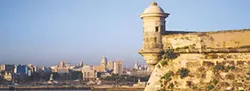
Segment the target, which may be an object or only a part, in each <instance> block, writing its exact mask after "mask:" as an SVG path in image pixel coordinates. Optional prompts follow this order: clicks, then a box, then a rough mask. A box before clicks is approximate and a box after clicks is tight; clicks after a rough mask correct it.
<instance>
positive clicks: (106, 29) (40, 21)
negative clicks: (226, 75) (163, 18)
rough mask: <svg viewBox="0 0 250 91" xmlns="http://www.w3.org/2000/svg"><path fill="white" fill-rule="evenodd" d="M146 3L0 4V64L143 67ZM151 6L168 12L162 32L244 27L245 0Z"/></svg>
mask: <svg viewBox="0 0 250 91" xmlns="http://www.w3.org/2000/svg"><path fill="white" fill-rule="evenodd" d="M152 1H153V0H0V64H34V65H38V66H42V65H45V66H51V65H56V64H59V62H60V61H61V60H65V61H66V62H69V63H71V64H77V63H80V61H83V62H84V63H86V64H91V65H99V64H100V62H101V58H102V56H106V57H107V58H108V60H113V61H114V60H123V62H124V64H125V66H126V67H132V66H133V64H134V63H135V61H137V60H138V61H139V63H140V64H145V62H144V60H143V57H142V56H141V55H139V54H138V50H139V49H140V48H141V47H142V41H143V40H142V39H143V36H142V35H143V32H142V21H141V19H140V17H139V14H141V13H142V12H143V11H144V9H146V8H147V7H148V6H149V5H150V4H151V3H152ZM155 1H156V2H157V3H158V5H159V6H161V7H162V8H163V9H164V11H165V12H168V13H170V15H169V17H168V18H167V22H166V27H167V28H166V29H167V30H187V31H216V30H229V29H249V28H250V23H249V21H250V17H249V16H250V5H249V4H250V1H249V0H155Z"/></svg>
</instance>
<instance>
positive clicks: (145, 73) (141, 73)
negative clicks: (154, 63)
mask: <svg viewBox="0 0 250 91" xmlns="http://www.w3.org/2000/svg"><path fill="white" fill-rule="evenodd" d="M127 74H128V75H130V76H136V77H145V76H149V75H150V74H151V72H148V71H147V70H131V71H127Z"/></svg>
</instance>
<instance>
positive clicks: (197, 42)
mask: <svg viewBox="0 0 250 91" xmlns="http://www.w3.org/2000/svg"><path fill="white" fill-rule="evenodd" d="M162 42H163V48H164V49H168V48H173V49H177V48H187V47H190V48H201V38H200V37H199V36H198V35H197V34H196V33H190V34H171V35H164V36H163V37H162Z"/></svg>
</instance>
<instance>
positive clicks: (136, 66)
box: [134, 61, 139, 70]
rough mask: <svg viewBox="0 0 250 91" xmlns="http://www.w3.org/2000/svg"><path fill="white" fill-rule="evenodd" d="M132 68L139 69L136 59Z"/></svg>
mask: <svg viewBox="0 0 250 91" xmlns="http://www.w3.org/2000/svg"><path fill="white" fill-rule="evenodd" d="M134 69H136V70H138V69H139V64H138V61H136V62H135V65H134Z"/></svg>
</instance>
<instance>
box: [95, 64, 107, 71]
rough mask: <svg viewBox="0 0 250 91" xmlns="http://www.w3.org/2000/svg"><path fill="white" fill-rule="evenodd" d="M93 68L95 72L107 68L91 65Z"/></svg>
mask: <svg viewBox="0 0 250 91" xmlns="http://www.w3.org/2000/svg"><path fill="white" fill-rule="evenodd" d="M93 69H94V70H95V71H96V72H106V71H107V69H106V67H105V66H101V65H100V66H93Z"/></svg>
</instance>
